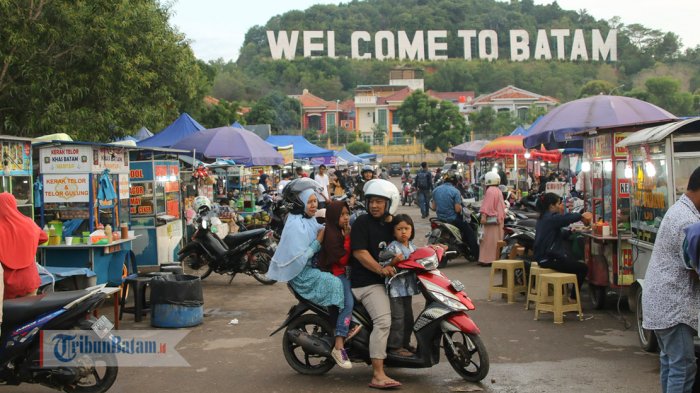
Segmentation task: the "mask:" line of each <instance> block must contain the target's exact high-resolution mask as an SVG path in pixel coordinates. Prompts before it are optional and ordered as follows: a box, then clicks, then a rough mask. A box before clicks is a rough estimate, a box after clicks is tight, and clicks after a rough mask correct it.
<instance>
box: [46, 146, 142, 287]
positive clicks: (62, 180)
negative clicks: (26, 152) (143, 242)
mask: <svg viewBox="0 0 700 393" xmlns="http://www.w3.org/2000/svg"><path fill="white" fill-rule="evenodd" d="M35 147H36V148H37V149H38V150H39V162H40V164H39V179H38V180H39V182H40V184H41V186H42V192H41V194H40V198H39V203H40V204H41V206H40V209H39V211H40V223H41V226H45V225H46V224H47V223H48V224H49V225H50V226H51V227H52V228H53V229H54V231H55V235H56V236H53V238H54V239H55V242H54V243H51V242H49V244H48V245H42V246H40V247H39V250H40V255H41V261H42V263H43V264H44V265H46V266H50V267H59V268H66V267H76V268H85V267H87V268H90V269H91V270H93V271H94V272H95V273H96V274H97V283H98V284H101V283H107V282H110V283H118V282H120V280H121V275H122V267H123V266H124V263H125V262H126V261H127V258H128V256H129V252H130V251H131V241H132V237H127V238H119V239H116V238H114V237H113V238H111V239H110V238H104V239H102V240H101V241H99V242H96V241H95V240H97V238H96V237H93V236H90V234H91V233H93V232H94V231H95V230H96V228H98V226H101V225H105V226H106V225H108V224H109V225H111V226H112V227H113V228H114V233H119V227H120V224H122V223H127V222H128V219H129V212H128V206H129V155H128V148H126V147H124V146H115V145H109V144H99V143H87V142H72V141H71V142H67V141H47V142H40V143H37V144H35ZM68 226H70V227H71V229H68ZM81 234H82V235H83V236H81ZM86 234H87V236H86ZM68 238H70V239H68ZM64 239H66V241H65V242H64Z"/></svg>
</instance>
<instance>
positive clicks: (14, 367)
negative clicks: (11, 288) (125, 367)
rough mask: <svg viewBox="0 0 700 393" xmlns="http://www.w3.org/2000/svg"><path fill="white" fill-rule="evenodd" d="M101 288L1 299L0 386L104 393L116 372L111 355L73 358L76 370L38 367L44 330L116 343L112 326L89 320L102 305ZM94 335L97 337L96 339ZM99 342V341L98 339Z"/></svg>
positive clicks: (71, 368)
mask: <svg viewBox="0 0 700 393" xmlns="http://www.w3.org/2000/svg"><path fill="white" fill-rule="evenodd" d="M103 288H104V285H101V286H98V287H93V288H88V289H86V290H80V291H65V292H55V293H48V294H42V295H38V296H27V297H23V298H19V299H6V300H5V301H4V302H3V305H2V308H3V316H4V318H3V321H2V336H0V343H1V344H0V345H1V347H0V348H1V349H0V384H4V385H19V384H22V383H35V384H41V385H44V386H48V387H50V388H53V389H57V390H62V391H64V392H96V393H101V392H106V391H107V390H109V388H110V387H111V386H112V384H114V381H115V380H116V379H117V373H118V371H119V368H118V366H117V365H116V364H117V361H116V355H115V353H103V354H101V355H99V356H97V355H91V356H88V355H86V354H82V355H81V354H76V356H79V357H80V359H79V362H80V363H81V366H75V367H70V366H68V365H66V366H62V367H42V366H43V365H42V364H41V360H42V352H41V351H42V348H41V340H42V339H41V337H42V335H43V331H45V330H74V329H75V330H76V332H81V334H83V335H89V336H93V335H94V339H95V340H100V341H104V342H107V343H110V344H111V343H115V342H116V340H115V338H114V336H113V335H112V334H111V333H110V331H111V326H112V324H111V322H109V320H107V318H106V317H105V316H102V317H100V319H95V318H93V317H92V312H93V310H95V309H97V308H98V307H99V306H100V305H101V304H102V302H103V301H104V299H105V297H106V295H105V293H104V292H103ZM97 332H99V335H98V333H97ZM100 336H102V337H101V338H100Z"/></svg>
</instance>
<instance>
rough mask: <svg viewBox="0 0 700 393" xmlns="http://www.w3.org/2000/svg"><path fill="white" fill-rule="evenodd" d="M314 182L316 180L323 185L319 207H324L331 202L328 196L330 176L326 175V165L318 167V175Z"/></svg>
mask: <svg viewBox="0 0 700 393" xmlns="http://www.w3.org/2000/svg"><path fill="white" fill-rule="evenodd" d="M314 180H316V182H318V184H320V185H321V197H320V198H319V201H318V204H319V207H324V206H325V205H326V204H327V203H328V202H330V200H331V198H330V196H329V194H328V193H329V191H328V186H329V185H330V179H329V178H328V174H327V173H326V166H325V165H323V164H321V165H320V166H319V167H318V173H317V174H316V177H314Z"/></svg>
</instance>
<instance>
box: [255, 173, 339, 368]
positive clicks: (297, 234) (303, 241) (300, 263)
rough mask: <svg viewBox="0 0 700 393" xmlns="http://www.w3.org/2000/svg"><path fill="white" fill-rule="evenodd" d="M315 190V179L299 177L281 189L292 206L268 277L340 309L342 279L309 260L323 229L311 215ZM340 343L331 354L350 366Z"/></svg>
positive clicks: (317, 248)
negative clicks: (286, 283)
mask: <svg viewBox="0 0 700 393" xmlns="http://www.w3.org/2000/svg"><path fill="white" fill-rule="evenodd" d="M317 189H320V186H319V185H318V183H316V182H315V181H314V180H311V179H308V178H301V179H296V180H294V181H292V182H291V183H289V184H288V185H287V186H286V187H285V189H284V190H283V196H284V198H285V200H286V201H287V202H288V203H289V204H291V205H292V209H291V211H290V214H289V215H288V216H287V220H286V222H285V224H284V230H283V231H282V238H281V239H280V243H279V245H278V246H277V251H276V252H275V255H274V256H273V257H272V262H271V263H270V269H269V270H268V272H267V277H268V278H270V279H273V280H277V281H280V282H289V284H290V285H291V286H292V288H293V289H294V291H295V292H296V293H298V294H299V295H300V296H301V297H303V298H304V299H307V300H309V301H312V302H314V303H316V304H318V305H321V306H334V307H337V308H338V309H339V310H342V309H343V306H344V297H343V284H342V282H341V281H340V279H338V277H336V276H334V275H333V274H331V273H328V272H322V271H321V270H319V269H317V268H315V267H314V266H313V265H312V262H311V260H312V258H313V256H314V254H316V253H317V252H319V251H320V250H321V241H323V235H324V230H325V229H324V227H323V225H321V224H319V223H318V222H317V221H316V218H315V217H314V215H315V214H316V209H317V208H318V199H317V197H316V190H317ZM333 314H335V313H333ZM333 322H335V321H333ZM343 345H344V337H336V340H335V347H334V348H333V350H332V351H331V355H332V356H333V359H334V360H335V361H336V363H338V365H339V366H340V367H343V368H351V367H352V363H351V362H350V360H349V359H348V356H347V354H346V353H345V349H344V348H343Z"/></svg>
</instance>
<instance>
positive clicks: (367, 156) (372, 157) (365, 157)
mask: <svg viewBox="0 0 700 393" xmlns="http://www.w3.org/2000/svg"><path fill="white" fill-rule="evenodd" d="M357 156H358V157H360V158H362V159H363V160H376V159H377V155H376V154H374V153H360V154H358V155H357Z"/></svg>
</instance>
